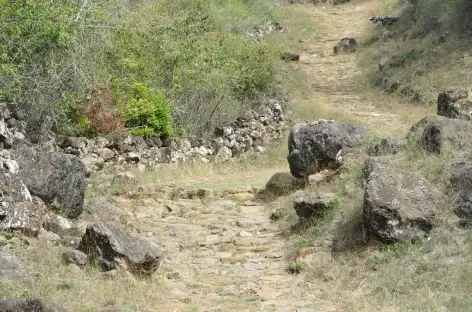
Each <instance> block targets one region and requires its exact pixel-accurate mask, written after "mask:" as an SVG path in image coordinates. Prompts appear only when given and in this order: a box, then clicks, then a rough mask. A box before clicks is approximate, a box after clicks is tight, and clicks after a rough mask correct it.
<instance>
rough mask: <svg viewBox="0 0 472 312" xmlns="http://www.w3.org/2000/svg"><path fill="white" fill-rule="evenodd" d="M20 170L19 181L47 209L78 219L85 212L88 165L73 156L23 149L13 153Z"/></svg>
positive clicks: (25, 147) (28, 148)
mask: <svg viewBox="0 0 472 312" xmlns="http://www.w3.org/2000/svg"><path fill="white" fill-rule="evenodd" d="M12 153H13V154H14V156H15V158H16V160H17V162H18V164H19V166H20V169H19V171H18V177H19V178H20V179H21V180H22V181H23V182H24V183H25V185H26V186H27V188H28V190H29V191H30V192H31V194H33V195H35V196H38V197H39V198H41V199H42V200H43V201H44V202H45V203H46V205H48V206H49V207H51V208H53V209H57V210H59V211H60V212H62V213H63V214H64V215H65V216H66V217H69V218H77V217H78V216H79V215H80V214H81V213H82V210H83V205H84V192H85V173H86V169H85V165H84V164H83V163H82V162H81V161H80V160H79V158H77V157H76V156H73V155H67V154H63V153H56V152H52V153H46V152H40V151H38V150H37V149H35V148H33V147H27V146H20V147H19V148H15V149H14V150H13V152H12Z"/></svg>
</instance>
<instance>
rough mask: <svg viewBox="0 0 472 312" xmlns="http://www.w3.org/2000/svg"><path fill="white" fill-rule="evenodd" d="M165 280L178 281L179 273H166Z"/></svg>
mask: <svg viewBox="0 0 472 312" xmlns="http://www.w3.org/2000/svg"><path fill="white" fill-rule="evenodd" d="M166 278H167V279H170V280H176V279H180V274H179V272H170V273H166Z"/></svg>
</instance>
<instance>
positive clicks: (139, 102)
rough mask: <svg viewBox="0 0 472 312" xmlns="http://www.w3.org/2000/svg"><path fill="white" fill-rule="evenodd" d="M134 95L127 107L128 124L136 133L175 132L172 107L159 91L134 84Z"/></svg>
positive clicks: (163, 134) (166, 134) (161, 134)
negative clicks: (171, 113) (171, 112)
mask: <svg viewBox="0 0 472 312" xmlns="http://www.w3.org/2000/svg"><path fill="white" fill-rule="evenodd" d="M133 89H134V97H133V99H131V100H130V101H129V103H128V105H127V107H126V113H125V114H126V126H127V127H129V128H131V129H132V130H131V133H132V134H134V135H142V136H144V135H159V136H170V135H171V134H172V132H173V128H172V121H171V115H170V107H169V104H168V103H167V101H166V100H165V99H164V97H162V96H161V95H160V94H159V93H157V92H154V91H152V90H150V89H149V88H148V87H146V86H145V85H143V84H140V83H135V84H134V88H133Z"/></svg>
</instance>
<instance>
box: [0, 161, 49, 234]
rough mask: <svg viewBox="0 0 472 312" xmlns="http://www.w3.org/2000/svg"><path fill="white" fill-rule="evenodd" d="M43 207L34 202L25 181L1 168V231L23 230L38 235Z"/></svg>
mask: <svg viewBox="0 0 472 312" xmlns="http://www.w3.org/2000/svg"><path fill="white" fill-rule="evenodd" d="M44 213H45V211H44V209H43V207H42V206H41V205H39V204H36V203H34V202H33V199H32V197H31V194H30V192H29V191H28V189H27V188H26V186H25V185H24V183H23V182H22V181H21V180H20V179H18V178H17V177H16V176H15V175H14V174H12V173H11V172H9V171H6V170H4V169H0V231H1V230H22V231H24V232H25V234H29V235H32V236H35V235H37V233H38V232H39V229H40V227H41V218H42V215H43V214H44Z"/></svg>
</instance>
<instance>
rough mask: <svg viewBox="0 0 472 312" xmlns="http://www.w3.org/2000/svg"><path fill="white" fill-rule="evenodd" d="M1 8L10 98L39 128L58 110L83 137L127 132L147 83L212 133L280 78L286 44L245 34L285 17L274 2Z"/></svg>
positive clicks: (1, 61) (67, 127)
mask: <svg viewBox="0 0 472 312" xmlns="http://www.w3.org/2000/svg"><path fill="white" fill-rule="evenodd" d="M0 12H2V15H1V17H0V101H7V102H9V101H11V102H19V103H21V104H22V105H23V106H24V108H25V111H27V112H28V114H29V119H30V123H29V124H30V128H31V129H32V130H34V129H37V128H38V123H40V122H41V120H42V119H44V116H46V115H48V116H51V117H55V119H56V121H57V122H58V124H59V125H60V127H59V128H60V129H62V130H63V131H65V132H68V133H74V134H76V135H80V134H83V135H93V134H97V133H103V132H113V131H117V130H119V129H121V126H122V122H123V120H122V118H121V117H120V114H119V113H118V112H117V111H116V108H120V109H123V112H124V113H126V111H127V108H126V107H124V106H123V105H122V104H123V103H124V102H123V100H128V99H131V98H132V97H133V96H134V95H135V91H136V90H135V89H134V88H133V83H134V82H135V81H139V82H141V83H142V84H143V85H146V86H149V87H150V88H152V89H155V90H160V91H159V93H160V95H159V96H160V97H162V98H163V99H165V101H168V102H171V103H173V107H172V112H171V114H172V117H173V120H175V122H176V123H177V125H176V127H175V128H178V129H181V131H182V132H185V131H187V130H188V131H190V132H193V133H202V132H204V131H206V130H208V129H209V128H210V127H212V126H214V125H217V124H219V123H222V122H226V121H228V120H231V119H233V118H235V116H237V115H238V114H239V113H240V112H241V111H242V110H244V109H247V108H248V107H250V106H252V105H255V103H256V101H255V98H256V97H257V95H258V94H259V93H260V92H268V91H271V90H273V89H274V86H275V85H276V79H277V62H278V61H279V60H278V57H277V53H276V49H275V48H274V47H273V46H271V45H268V44H257V43H256V42H254V41H251V40H249V39H246V38H245V37H244V36H243V34H244V32H245V31H250V30H251V29H252V28H253V27H254V26H256V25H257V24H260V23H262V22H264V21H265V20H267V19H272V18H274V17H275V9H274V5H273V3H272V1H269V0H256V1H251V2H249V1H245V0H230V1H223V0H211V1H208V0H159V1H152V2H149V1H140V0H139V1H124V0H115V1H105V0H82V1H66V0H59V1H53V2H51V1H49V0H37V1H32V0H25V1H23V0H22V1H19V0H12V1H7V0H0ZM103 85H106V86H107V88H106V92H102V91H103V89H102V87H103ZM118 90H119V92H118ZM102 96H105V98H104V99H102ZM102 100H103V101H102ZM138 102H139V101H138ZM138 102H136V101H134V102H133V101H129V102H128V103H132V104H133V105H145V104H144V102H143V101H142V100H141V101H140V102H139V103H140V104H137V103H138ZM92 104H93V105H92ZM97 111H98V112H100V113H99V115H101V116H102V117H100V118H98V119H97V120H94V117H93V115H94V113H97ZM87 120H88V121H87ZM109 120H112V121H113V122H112V123H111V124H113V126H112V127H109V128H103V127H100V126H99V125H100V124H102V125H104V124H109V122H108V121H109ZM131 123H133V122H131ZM166 127H167V126H166ZM151 128H152V127H151ZM157 128H159V127H157ZM157 128H156V129H154V130H153V131H164V132H169V131H168V129H167V130H164V129H161V130H157ZM164 128H165V127H164ZM136 131H137V130H136ZM136 131H135V132H136ZM141 131H144V132H146V131H149V130H141ZM34 132H35V131H32V133H34ZM138 132H139V131H138Z"/></svg>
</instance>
